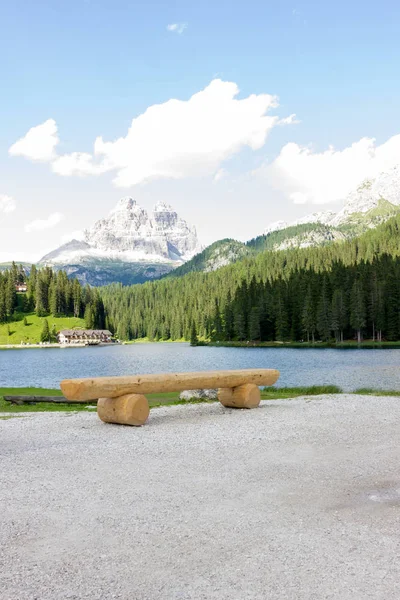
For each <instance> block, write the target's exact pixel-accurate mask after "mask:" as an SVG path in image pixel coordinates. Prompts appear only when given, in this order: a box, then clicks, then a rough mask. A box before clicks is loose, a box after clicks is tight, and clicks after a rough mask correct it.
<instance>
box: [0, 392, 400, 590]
mask: <svg viewBox="0 0 400 600" xmlns="http://www.w3.org/2000/svg"><path fill="white" fill-rule="evenodd" d="M399 433H400V399H399V398H392V397H360V396H353V395H340V396H325V397H324V396H319V397H313V398H300V399H296V400H284V401H269V402H262V404H261V407H260V408H259V409H257V410H251V411H246V410H244V411H240V410H229V409H228V410H227V409H224V408H223V407H221V406H220V405H219V404H200V405H189V406H172V407H166V408H159V409H154V410H152V412H151V414H150V420H149V422H148V424H147V425H146V426H144V427H142V428H130V427H123V426H122V427H121V426H114V425H106V424H104V423H101V422H100V421H99V420H98V418H97V416H96V415H95V414H90V413H73V414H71V413H64V414H63V413H42V414H40V413H36V414H32V413H31V414H29V416H25V417H24V418H12V419H9V420H0V439H1V446H0V452H1V456H0V519H1V521H0V598H1V600H3V599H4V600H25V599H29V600H33V599H38V600H64V599H67V598H68V599H90V600H100V599H109V598H110V599H111V598H122V599H124V600H159V599H163V600H175V599H182V600H189V599H195V600H201V599H205V600H213V599H218V600H222V599H223V600H225V599H226V600H236V599H237V600H246V599H249V600H258V599H260V600H261V599H262V600H266V599H268V600H275V599H278V598H279V599H282V600H321V599H325V598H330V599H331V598H333V599H338V600H339V599H340V600H347V599H349V600H350V599H351V600H358V599H360V600H364V599H366V598H373V599H374V600H376V599H382V600H383V599H385V600H390V599H396V600H398V599H399V598H400V560H399V556H400V447H399Z"/></svg>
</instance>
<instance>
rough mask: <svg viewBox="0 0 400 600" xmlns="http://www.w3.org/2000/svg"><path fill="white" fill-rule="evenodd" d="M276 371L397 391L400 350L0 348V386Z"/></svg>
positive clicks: (305, 379) (299, 379) (287, 381)
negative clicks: (108, 377) (142, 375)
mask: <svg viewBox="0 0 400 600" xmlns="http://www.w3.org/2000/svg"><path fill="white" fill-rule="evenodd" d="M249 368H274V369H279V371H280V372H281V377H280V380H279V382H278V385H279V386H293V387H294V386H310V385H327V384H333V385H338V386H340V387H342V388H343V389H344V390H346V391H352V390H355V389H357V388H360V387H372V388H381V389H398V390H400V350H335V349H322V348H319V349H298V348H216V347H207V346H198V347H195V348H192V347H190V346H189V344H186V343H182V344H181V343H167V344H162V343H159V344H132V345H127V346H113V347H104V346H103V347H89V348H47V349H30V350H28V349H24V350H18V349H16V350H0V386H2V387H31V386H34V387H52V388H55V387H58V386H59V383H60V381H61V380H62V379H65V378H74V377H96V376H105V375H129V374H131V375H134V374H138V373H160V372H168V371H202V370H214V369H249Z"/></svg>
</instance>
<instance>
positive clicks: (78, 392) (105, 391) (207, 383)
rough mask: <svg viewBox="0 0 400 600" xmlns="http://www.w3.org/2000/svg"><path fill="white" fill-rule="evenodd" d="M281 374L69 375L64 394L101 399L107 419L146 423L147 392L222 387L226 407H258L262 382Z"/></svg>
mask: <svg viewBox="0 0 400 600" xmlns="http://www.w3.org/2000/svg"><path fill="white" fill-rule="evenodd" d="M278 377H279V371H275V370H274V369H244V370H238V371H204V372H199V373H160V374H157V375H133V376H128V377H96V378H93V379H65V380H64V381H62V382H61V390H62V392H63V394H64V396H65V397H66V398H67V399H68V400H70V401H73V402H88V401H93V400H98V402H97V414H98V415H99V417H100V419H101V420H102V421H104V422H106V423H120V424H122V425H137V426H139V425H143V423H145V421H146V420H147V417H148V416H149V412H150V409H149V403H148V402H147V399H146V397H145V395H144V394H154V393H161V392H182V391H184V390H195V389H209V388H218V400H219V401H220V402H221V404H223V405H224V406H226V407H231V408H256V407H257V406H258V405H259V404H260V400H261V394H260V389H259V387H258V386H260V385H262V386H267V385H273V384H274V383H275V382H276V381H277V379H278Z"/></svg>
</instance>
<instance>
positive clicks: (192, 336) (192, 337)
mask: <svg viewBox="0 0 400 600" xmlns="http://www.w3.org/2000/svg"><path fill="white" fill-rule="evenodd" d="M198 343H199V339H198V337H197V331H196V323H195V322H194V321H193V322H192V331H191V334H190V345H191V346H197V345H198Z"/></svg>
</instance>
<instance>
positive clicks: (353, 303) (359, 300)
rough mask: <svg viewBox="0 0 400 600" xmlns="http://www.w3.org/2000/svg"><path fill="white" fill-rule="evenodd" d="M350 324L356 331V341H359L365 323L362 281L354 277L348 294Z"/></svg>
mask: <svg viewBox="0 0 400 600" xmlns="http://www.w3.org/2000/svg"><path fill="white" fill-rule="evenodd" d="M350 325H351V326H352V328H353V329H355V330H356V332H357V341H358V343H360V342H361V339H362V330H363V329H364V327H365V325H366V311H365V298H364V290H363V288H362V283H361V281H360V280H359V279H356V280H355V282H354V284H353V287H352V289H351V296H350Z"/></svg>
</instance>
